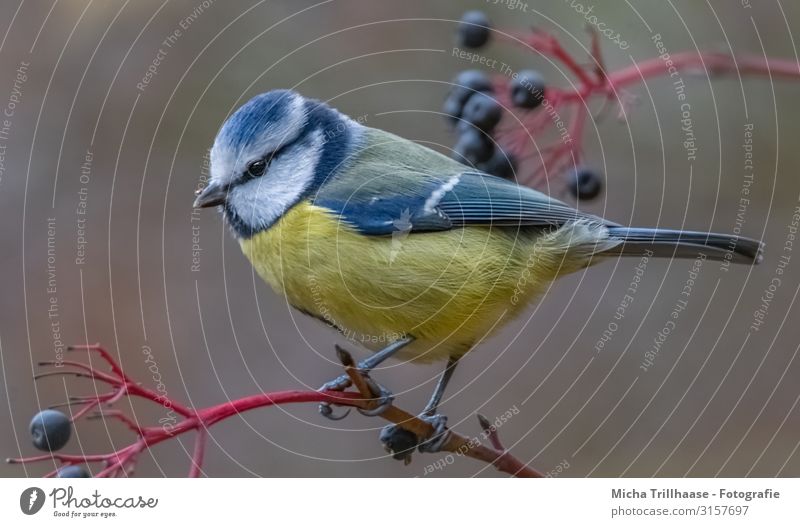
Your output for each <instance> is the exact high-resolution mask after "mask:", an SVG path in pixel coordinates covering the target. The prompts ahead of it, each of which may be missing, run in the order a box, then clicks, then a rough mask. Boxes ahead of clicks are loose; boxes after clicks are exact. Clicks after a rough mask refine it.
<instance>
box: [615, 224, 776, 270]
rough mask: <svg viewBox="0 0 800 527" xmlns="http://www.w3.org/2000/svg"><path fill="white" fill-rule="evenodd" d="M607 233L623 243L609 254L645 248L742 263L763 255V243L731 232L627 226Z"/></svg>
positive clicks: (632, 252)
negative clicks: (720, 232)
mask: <svg viewBox="0 0 800 527" xmlns="http://www.w3.org/2000/svg"><path fill="white" fill-rule="evenodd" d="M608 234H609V237H610V238H612V239H618V240H622V242H623V243H621V244H620V245H618V246H617V247H615V248H612V249H609V250H608V252H609V253H614V252H616V253H618V254H624V255H639V256H641V255H642V253H643V252H644V251H646V250H649V251H652V252H653V254H654V256H662V257H667V258H696V257H697V255H698V254H699V253H703V254H705V255H706V257H708V258H710V259H713V260H730V261H732V262H736V263H744V264H757V263H761V260H762V258H763V254H762V253H763V250H764V244H763V243H761V242H760V241H757V240H752V239H750V238H743V237H740V236H736V235H733V234H715V233H713V232H694V231H678V230H669V229H647V228H629V227H608Z"/></svg>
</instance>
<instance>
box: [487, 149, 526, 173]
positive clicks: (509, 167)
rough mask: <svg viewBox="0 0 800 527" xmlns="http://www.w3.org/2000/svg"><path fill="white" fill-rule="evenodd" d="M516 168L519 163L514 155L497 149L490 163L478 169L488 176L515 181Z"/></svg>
mask: <svg viewBox="0 0 800 527" xmlns="http://www.w3.org/2000/svg"><path fill="white" fill-rule="evenodd" d="M516 167H517V161H516V159H515V158H514V155H513V154H509V153H508V152H505V151H503V150H502V149H501V148H497V149H495V151H494V154H493V155H492V157H490V158H489V160H488V161H486V162H485V163H482V164H480V165H478V168H480V169H481V170H483V171H484V172H486V173H487V174H491V175H493V176H497V177H501V178H505V179H514V175H515V170H516Z"/></svg>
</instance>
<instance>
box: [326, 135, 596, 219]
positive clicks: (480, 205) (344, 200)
mask: <svg viewBox="0 0 800 527" xmlns="http://www.w3.org/2000/svg"><path fill="white" fill-rule="evenodd" d="M367 130H368V131H369V134H370V136H369V137H368V141H367V142H366V145H367V146H364V147H363V148H362V149H361V150H360V151H359V152H358V153H356V154H355V155H354V156H353V157H352V158H351V162H350V163H349V164H348V166H347V167H344V168H343V169H342V170H341V171H340V173H338V174H336V175H335V176H333V177H332V178H331V179H330V180H329V181H328V182H326V183H325V184H324V185H323V186H322V187H321V188H320V189H319V191H318V192H317V193H316V194H315V195H314V196H312V197H311V198H310V199H311V201H312V202H313V203H314V204H316V205H319V206H322V207H325V208H328V209H330V210H331V211H333V212H335V213H336V214H338V215H339V217H340V218H341V219H342V220H343V221H346V222H347V223H349V224H351V225H352V226H353V227H355V228H356V229H357V230H358V231H359V232H361V233H363V234H367V235H389V234H392V233H393V232H396V231H397V230H410V231H411V232H426V231H441V230H448V229H452V228H457V227H463V226H469V225H492V226H499V227H520V226H540V227H546V226H560V225H563V224H565V223H568V222H571V221H576V220H588V221H593V222H597V223H602V224H605V225H612V224H610V223H608V222H607V221H605V220H603V219H601V218H598V217H596V216H591V215H589V214H585V213H582V212H580V211H578V210H576V209H574V208H572V207H570V206H568V205H566V204H565V203H562V202H560V201H558V200H554V199H551V198H549V197H548V196H546V195H544V194H542V193H541V192H537V191H535V190H533V189H530V188H527V187H522V186H520V185H517V184H515V183H513V182H510V181H507V180H505V179H501V178H498V177H495V176H490V175H488V174H483V173H480V172H474V171H470V170H469V169H468V168H467V167H466V166H464V165H461V164H459V163H457V162H455V161H453V160H451V159H449V158H447V157H445V156H442V155H440V154H438V153H436V152H434V151H432V150H430V149H427V148H425V147H423V146H420V145H418V144H416V143H413V142H411V141H407V140H405V139H402V138H399V137H397V136H394V135H391V134H388V133H386V132H382V131H379V130H372V129H367ZM398 152H401V153H400V154H398Z"/></svg>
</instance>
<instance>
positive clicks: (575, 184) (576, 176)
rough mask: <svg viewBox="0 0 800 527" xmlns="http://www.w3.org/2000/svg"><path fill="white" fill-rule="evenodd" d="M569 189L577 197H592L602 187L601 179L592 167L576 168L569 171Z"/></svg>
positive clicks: (595, 195)
mask: <svg viewBox="0 0 800 527" xmlns="http://www.w3.org/2000/svg"><path fill="white" fill-rule="evenodd" d="M568 185H569V191H570V193H572V195H573V196H575V197H576V198H578V199H594V198H596V197H597V196H598V194H600V191H601V190H602V189H603V179H602V177H601V176H600V174H598V173H597V172H595V171H594V170H592V169H589V168H578V169H577V170H574V171H572V172H571V173H570V176H569V180H568Z"/></svg>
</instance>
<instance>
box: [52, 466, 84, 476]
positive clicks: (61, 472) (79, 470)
mask: <svg viewBox="0 0 800 527" xmlns="http://www.w3.org/2000/svg"><path fill="white" fill-rule="evenodd" d="M56 476H57V477H59V478H90V477H91V476H90V475H89V472H87V471H86V469H85V468H83V467H79V466H77V465H69V466H66V467H61V468H60V469H58V474H57V475H56Z"/></svg>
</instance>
